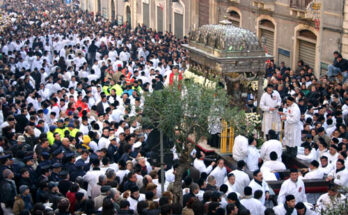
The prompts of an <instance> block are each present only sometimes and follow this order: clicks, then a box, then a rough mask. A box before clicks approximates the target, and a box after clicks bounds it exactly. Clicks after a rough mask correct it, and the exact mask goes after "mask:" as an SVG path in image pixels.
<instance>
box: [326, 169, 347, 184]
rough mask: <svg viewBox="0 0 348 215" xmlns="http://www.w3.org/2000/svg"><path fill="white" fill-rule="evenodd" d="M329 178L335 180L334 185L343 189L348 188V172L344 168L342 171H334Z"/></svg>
mask: <svg viewBox="0 0 348 215" xmlns="http://www.w3.org/2000/svg"><path fill="white" fill-rule="evenodd" d="M328 176H332V177H333V178H334V181H333V182H334V183H335V184H337V185H340V186H343V187H348V171H347V169H346V168H344V169H343V170H341V171H338V172H337V170H336V169H334V170H332V171H331V172H330V173H329V175H328Z"/></svg>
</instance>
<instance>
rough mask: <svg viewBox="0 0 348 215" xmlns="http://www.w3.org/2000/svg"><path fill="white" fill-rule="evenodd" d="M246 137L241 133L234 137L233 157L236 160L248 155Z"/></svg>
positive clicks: (243, 158)
mask: <svg viewBox="0 0 348 215" xmlns="http://www.w3.org/2000/svg"><path fill="white" fill-rule="evenodd" d="M248 145H249V144H248V139H247V138H246V137H244V136H242V135H238V136H237V137H236V138H235V139H234V145H233V151H232V155H233V159H234V160H236V161H240V160H245V159H246V157H247V156H248Z"/></svg>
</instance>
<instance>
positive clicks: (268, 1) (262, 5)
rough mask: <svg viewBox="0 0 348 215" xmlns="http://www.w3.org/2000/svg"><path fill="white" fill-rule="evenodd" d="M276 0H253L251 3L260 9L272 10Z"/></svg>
mask: <svg viewBox="0 0 348 215" xmlns="http://www.w3.org/2000/svg"><path fill="white" fill-rule="evenodd" d="M275 2H276V0H254V1H253V5H254V7H257V8H258V9H260V10H268V11H274V9H275Z"/></svg>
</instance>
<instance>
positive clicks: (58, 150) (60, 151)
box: [53, 148, 62, 156]
mask: <svg viewBox="0 0 348 215" xmlns="http://www.w3.org/2000/svg"><path fill="white" fill-rule="evenodd" d="M60 153H62V149H61V148H58V149H57V150H55V151H54V152H53V155H54V156H57V155H59V154H60Z"/></svg>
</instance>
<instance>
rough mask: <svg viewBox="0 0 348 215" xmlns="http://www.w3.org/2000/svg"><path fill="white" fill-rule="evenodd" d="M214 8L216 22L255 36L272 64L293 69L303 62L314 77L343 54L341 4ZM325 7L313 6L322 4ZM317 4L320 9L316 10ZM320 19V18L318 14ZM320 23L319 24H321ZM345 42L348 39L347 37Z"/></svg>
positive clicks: (236, 0) (291, 0)
mask: <svg viewBox="0 0 348 215" xmlns="http://www.w3.org/2000/svg"><path fill="white" fill-rule="evenodd" d="M218 2H219V3H218V4H217V7H216V8H214V9H215V10H216V11H217V14H218V18H217V19H218V20H221V19H225V18H227V19H229V20H230V21H232V23H233V24H234V25H236V26H239V27H242V28H247V29H249V30H251V31H253V32H255V33H256V34H257V36H258V37H259V39H260V41H261V42H262V43H263V44H264V47H265V50H266V51H267V52H268V53H269V54H271V55H273V56H274V59H275V63H276V64H279V63H280V62H285V64H286V65H287V66H291V67H292V68H296V65H297V62H298V61H299V60H303V61H304V63H305V64H307V65H309V66H310V67H312V68H313V69H314V71H315V74H316V75H319V74H320V73H323V72H324V71H325V70H326V68H327V65H328V64H331V63H332V61H333V55H332V53H333V52H334V51H336V50H338V51H340V52H343V50H344V49H343V47H342V46H343V44H342V42H343V37H344V31H343V30H344V29H343V23H344V22H343V21H344V18H345V17H344V1H342V0H330V1H325V0H324V1H321V0H318V1H313V0H220V1H218ZM321 2H323V3H324V4H323V5H321V4H315V3H321ZM318 5H319V7H318ZM321 7H322V8H321ZM321 12H323V16H322V17H321V18H320V13H321ZM320 22H321V23H320ZM347 39H348V37H347Z"/></svg>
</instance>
